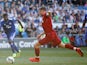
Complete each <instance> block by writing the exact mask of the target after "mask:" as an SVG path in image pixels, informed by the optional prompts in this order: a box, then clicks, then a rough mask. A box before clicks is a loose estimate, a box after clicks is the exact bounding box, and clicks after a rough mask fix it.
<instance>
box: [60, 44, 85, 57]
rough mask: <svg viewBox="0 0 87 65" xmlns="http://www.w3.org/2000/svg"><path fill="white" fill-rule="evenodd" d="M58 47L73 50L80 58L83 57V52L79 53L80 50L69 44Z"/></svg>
mask: <svg viewBox="0 0 87 65" xmlns="http://www.w3.org/2000/svg"><path fill="white" fill-rule="evenodd" d="M59 46H60V47H63V48H68V49H71V50H75V51H76V52H77V53H78V54H79V55H80V56H81V57H83V55H84V54H83V52H82V51H81V49H80V48H77V47H74V46H72V45H71V44H63V43H62V42H61V43H60V44H59Z"/></svg>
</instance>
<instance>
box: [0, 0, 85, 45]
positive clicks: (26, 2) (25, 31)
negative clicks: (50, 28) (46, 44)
mask: <svg viewBox="0 0 87 65" xmlns="http://www.w3.org/2000/svg"><path fill="white" fill-rule="evenodd" d="M46 1H48V2H46ZM60 1H61V0H52V1H51V0H0V21H2V20H3V18H2V15H3V13H7V14H8V16H9V19H11V20H13V21H14V24H15V25H16V35H17V37H23V38H27V37H36V36H37V35H38V34H39V33H41V32H42V31H43V29H42V28H41V25H40V23H41V21H42V18H41V16H40V15H39V13H38V10H39V8H40V7H41V6H43V7H46V8H47V10H48V12H51V13H52V19H53V23H56V24H59V23H63V25H62V26H61V28H59V27H58V26H56V27H55V28H54V29H55V31H56V32H57V34H61V35H60V38H63V37H64V35H65V34H66V35H65V37H68V36H69V37H71V41H72V42H73V39H72V36H75V35H72V34H78V35H77V36H76V37H75V38H78V39H80V40H83V42H82V43H84V44H83V45H84V46H85V45H86V43H85V41H84V40H85V38H84V37H85V36H84V35H82V34H83V32H81V30H80V26H79V25H78V24H79V22H80V23H82V22H83V21H84V17H85V14H86V12H87V11H86V9H87V2H86V3H85V4H84V5H83V6H82V7H80V5H79V7H78V5H73V4H72V2H71V0H69V1H68V2H67V0H63V1H62V2H60ZM84 8H85V9H84ZM17 19H19V20H20V21H21V24H22V25H23V28H22V27H21V26H20V25H19V24H18V22H17ZM65 23H75V24H74V25H72V26H71V27H70V28H68V26H67V25H65ZM0 33H1V32H0ZM79 35H81V38H79ZM4 37H6V35H5V33H4V31H3V32H2V33H1V34H0V38H4ZM76 42H78V43H80V41H78V40H76Z"/></svg>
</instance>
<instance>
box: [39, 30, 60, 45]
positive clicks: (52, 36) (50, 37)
mask: <svg viewBox="0 0 87 65" xmlns="http://www.w3.org/2000/svg"><path fill="white" fill-rule="evenodd" d="M49 42H51V43H52V45H53V46H56V45H59V44H60V43H61V40H60V38H59V37H58V36H57V34H56V32H55V31H52V32H50V33H47V34H46V37H45V38H43V39H41V40H39V43H40V44H41V45H44V44H48V43H49Z"/></svg>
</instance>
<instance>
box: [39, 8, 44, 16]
mask: <svg viewBox="0 0 87 65" xmlns="http://www.w3.org/2000/svg"><path fill="white" fill-rule="evenodd" d="M45 13H46V8H45V7H41V8H40V9H39V14H40V15H44V14H45Z"/></svg>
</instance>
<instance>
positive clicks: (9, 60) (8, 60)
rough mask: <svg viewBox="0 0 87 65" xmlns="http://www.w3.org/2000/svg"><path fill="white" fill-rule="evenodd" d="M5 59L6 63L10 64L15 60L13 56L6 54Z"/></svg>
mask: <svg viewBox="0 0 87 65" xmlns="http://www.w3.org/2000/svg"><path fill="white" fill-rule="evenodd" d="M6 61H7V62H8V63H10V64H13V63H14V62H15V59H14V57H12V56H8V57H7V58H6Z"/></svg>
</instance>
